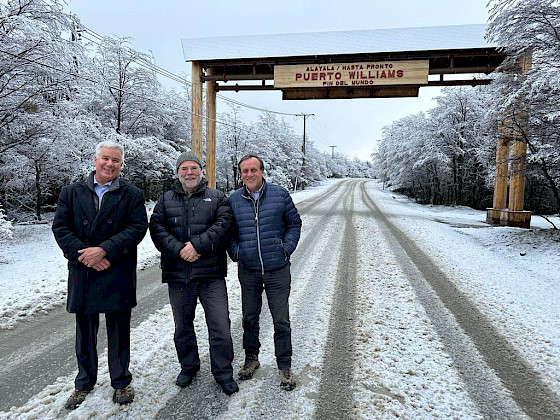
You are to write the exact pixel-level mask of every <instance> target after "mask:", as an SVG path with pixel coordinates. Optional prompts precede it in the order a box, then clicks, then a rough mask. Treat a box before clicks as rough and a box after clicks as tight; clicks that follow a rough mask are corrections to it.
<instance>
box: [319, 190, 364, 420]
mask: <svg viewBox="0 0 560 420" xmlns="http://www.w3.org/2000/svg"><path fill="white" fill-rule="evenodd" d="M356 185H357V184H356V183H353V184H352V185H351V187H350V189H349V190H348V193H347V194H345V197H344V200H343V201H344V202H343V208H344V229H343V231H344V234H343V236H342V243H341V245H340V246H341V251H342V255H341V256H340V259H339V260H338V268H337V272H336V285H335V291H334V296H333V302H332V306H331V316H330V323H329V331H328V334H327V342H326V345H325V354H324V359H323V373H322V375H321V385H320V390H319V400H318V402H317V406H316V411H315V418H317V419H331V418H332V419H337V418H348V416H349V414H350V411H351V408H352V405H353V396H352V380H353V377H354V373H353V370H354V356H355V353H356V352H355V349H354V340H355V337H356V325H355V322H356V318H355V308H356V305H355V304H354V302H355V298H356V270H357V264H358V259H357V252H356V249H357V246H358V243H357V239H356V231H355V229H354V224H353V213H354V191H355V188H356ZM362 185H363V183H362Z"/></svg>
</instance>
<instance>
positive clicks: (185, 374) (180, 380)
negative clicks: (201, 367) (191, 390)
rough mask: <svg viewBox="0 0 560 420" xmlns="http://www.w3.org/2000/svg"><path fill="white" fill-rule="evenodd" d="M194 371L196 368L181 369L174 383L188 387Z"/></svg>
mask: <svg viewBox="0 0 560 420" xmlns="http://www.w3.org/2000/svg"><path fill="white" fill-rule="evenodd" d="M196 372H198V369H181V373H179V376H177V380H176V381H175V384H176V385H178V386H180V387H181V388H186V387H188V386H189V385H190V384H192V381H193V379H194V377H195V375H196Z"/></svg>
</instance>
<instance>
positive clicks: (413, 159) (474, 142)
mask: <svg viewBox="0 0 560 420" xmlns="http://www.w3.org/2000/svg"><path fill="white" fill-rule="evenodd" d="M490 6H491V7H490V21H489V25H488V28H487V34H486V35H487V38H488V39H489V40H490V41H492V42H494V43H495V44H496V45H500V46H503V48H504V50H505V51H506V52H507V53H508V55H509V58H508V59H507V60H506V61H505V62H504V63H503V64H502V66H501V67H500V69H498V71H497V72H496V73H495V74H494V75H493V78H494V80H493V82H492V83H491V84H490V85H489V86H485V87H474V88H468V87H467V88H465V87H460V88H446V89H443V91H442V94H441V96H439V97H438V98H437V105H436V107H435V108H433V109H431V110H430V111H428V112H427V115H425V114H423V113H421V114H417V115H412V116H408V117H405V118H403V119H401V120H398V121H395V122H394V123H392V124H391V125H389V126H387V127H385V128H384V130H383V134H382V139H381V142H380V146H379V149H378V151H377V153H376V156H375V160H374V166H375V168H376V174H377V176H378V177H379V178H380V179H382V180H383V181H384V182H385V183H386V184H387V185H390V186H391V187H392V188H395V189H397V190H400V191H402V192H404V193H406V194H407V195H409V196H410V197H413V198H415V199H416V200H417V201H418V202H421V203H431V204H445V205H466V206H471V207H474V208H477V209H484V208H486V207H491V206H492V197H493V185H494V178H493V177H494V172H495V155H496V143H497V136H498V122H499V121H500V120H504V119H506V118H508V119H510V120H511V122H512V124H515V125H516V128H518V129H520V130H521V131H522V134H523V138H524V141H525V142H526V143H527V146H528V155H527V176H526V184H525V208H526V209H527V210H531V211H533V212H536V213H541V214H552V213H557V212H558V211H559V209H560V71H559V69H560V3H559V2H551V1H547V0H525V1H517V0H499V1H498V0H496V1H493V2H491V3H490ZM527 53H530V54H531V55H532V69H531V71H530V72H529V73H528V74H527V75H526V76H523V75H520V74H519V72H516V70H517V69H516V68H515V66H516V65H517V60H518V58H520V57H522V56H523V55H524V54H527ZM511 70H513V71H511ZM520 106H523V107H525V108H526V109H528V110H529V115H530V118H529V121H528V124H527V125H525V124H523V123H522V122H520V121H518V120H517V119H516V117H515V115H516V113H515V111H517V110H518V109H519V107H520Z"/></svg>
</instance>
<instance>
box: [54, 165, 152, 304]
mask: <svg viewBox="0 0 560 420" xmlns="http://www.w3.org/2000/svg"><path fill="white" fill-rule="evenodd" d="M93 174H94V173H93V172H92V173H91V174H90V176H89V177H88V179H87V181H81V182H77V183H75V184H71V185H68V186H66V187H64V188H63V189H62V191H61V193H60V197H59V199H58V205H57V208H56V214H55V217H54V221H53V226H52V230H53V233H54V236H55V239H56V242H57V243H58V245H59V246H60V248H61V249H62V251H63V252H64V257H65V258H66V259H68V269H69V275H68V301H67V306H66V309H67V310H68V312H82V313H96V312H113V311H120V310H125V309H129V308H132V307H134V306H136V247H137V245H138V244H139V243H140V241H141V240H142V238H143V237H144V235H145V234H146V230H147V229H148V219H147V217H146V207H145V201H144V194H143V193H142V191H141V190H140V189H138V188H136V187H135V186H133V185H132V184H130V183H128V182H126V181H125V180H124V179H122V178H118V177H117V178H116V179H115V180H114V181H113V183H112V184H111V187H110V188H109V190H108V191H107V192H106V193H105V195H104V196H103V200H102V202H101V208H100V209H99V210H97V205H96V201H97V200H98V199H97V195H96V194H95V191H94V189H93ZM94 246H100V247H101V248H103V249H104V250H105V252H106V253H107V255H106V256H105V258H107V259H108V260H109V262H110V263H111V266H110V267H109V268H108V269H106V270H102V271H96V270H94V269H93V268H88V267H86V266H85V265H84V264H82V263H81V262H79V261H78V257H79V256H80V254H79V253H78V250H80V249H84V248H88V247H94Z"/></svg>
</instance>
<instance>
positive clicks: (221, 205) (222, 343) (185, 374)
mask: <svg viewBox="0 0 560 420" xmlns="http://www.w3.org/2000/svg"><path fill="white" fill-rule="evenodd" d="M176 170H177V176H178V180H177V181H176V183H175V185H174V186H173V187H172V188H171V190H170V191H167V192H166V193H164V194H163V195H162V196H161V197H160V198H159V199H158V202H157V204H156V206H155V208H154V212H153V214H152V217H151V219H150V234H151V236H152V240H153V242H154V244H155V246H156V248H157V249H158V250H159V251H161V268H162V280H163V282H164V283H168V285H169V300H170V302H171V307H172V310H173V318H174V320H175V336H174V339H175V348H176V350H177V356H178V358H179V362H180V364H181V372H180V373H179V375H178V376H177V380H176V384H177V385H179V386H181V387H186V386H189V385H190V384H191V383H192V381H193V378H194V376H195V375H196V373H197V372H198V370H199V369H200V359H199V355H198V346H197V341H196V335H195V330H194V325H193V321H194V318H195V309H196V306H197V299H200V303H201V304H202V307H203V308H204V313H205V316H206V323H207V325H208V338H209V341H210V362H211V370H212V374H213V375H214V378H215V379H216V382H218V383H219V384H220V386H221V387H222V390H223V392H224V393H225V394H227V395H231V394H233V393H235V392H237V391H239V387H238V386H237V383H236V382H235V380H234V379H233V368H232V366H231V362H232V361H233V342H232V339H231V332H230V320H229V311H228V296H227V290H226V283H225V277H226V275H227V256H226V247H227V238H228V231H229V228H230V225H231V219H232V215H231V210H230V207H229V204H228V200H227V198H226V197H225V195H224V194H223V193H222V192H220V191H218V190H215V189H212V188H208V187H207V180H206V179H205V178H204V177H203V176H202V165H201V162H200V159H199V158H198V156H197V155H195V154H194V153H192V152H184V153H182V154H181V155H180V156H179V158H178V159H177V165H176Z"/></svg>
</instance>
